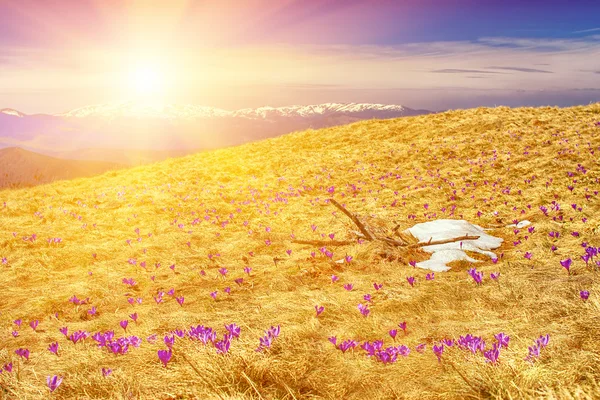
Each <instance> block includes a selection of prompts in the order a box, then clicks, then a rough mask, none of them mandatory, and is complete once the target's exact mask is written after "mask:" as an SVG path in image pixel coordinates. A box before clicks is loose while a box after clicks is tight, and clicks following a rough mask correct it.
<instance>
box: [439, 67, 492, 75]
mask: <svg viewBox="0 0 600 400" xmlns="http://www.w3.org/2000/svg"><path fill="white" fill-rule="evenodd" d="M431 72H433V73H436V74H499V73H500V72H491V71H481V70H477V69H457V68H446V69H436V70H433V71H431Z"/></svg>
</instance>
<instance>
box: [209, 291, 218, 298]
mask: <svg viewBox="0 0 600 400" xmlns="http://www.w3.org/2000/svg"><path fill="white" fill-rule="evenodd" d="M210 297H212V298H213V299H215V300H216V299H217V291H216V290H215V291H214V292H211V293H210Z"/></svg>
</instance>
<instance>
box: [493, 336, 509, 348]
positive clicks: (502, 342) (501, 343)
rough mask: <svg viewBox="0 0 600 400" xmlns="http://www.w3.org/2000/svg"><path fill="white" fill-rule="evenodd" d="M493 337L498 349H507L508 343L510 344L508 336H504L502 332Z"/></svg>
mask: <svg viewBox="0 0 600 400" xmlns="http://www.w3.org/2000/svg"><path fill="white" fill-rule="evenodd" d="M494 337H495V338H496V340H497V341H498V348H502V347H508V342H510V336H508V335H505V334H504V333H503V332H500V333H498V334H496V335H494Z"/></svg>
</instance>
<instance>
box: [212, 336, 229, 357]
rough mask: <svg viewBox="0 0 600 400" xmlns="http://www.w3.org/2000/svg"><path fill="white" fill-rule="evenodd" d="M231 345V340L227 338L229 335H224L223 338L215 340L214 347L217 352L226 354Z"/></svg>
mask: <svg viewBox="0 0 600 400" xmlns="http://www.w3.org/2000/svg"><path fill="white" fill-rule="evenodd" d="M230 346H231V341H230V340H229V336H227V335H225V337H224V338H223V340H220V341H218V342H215V349H217V353H218V354H226V353H227V352H228V351H229V347H230Z"/></svg>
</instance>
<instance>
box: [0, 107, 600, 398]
mask: <svg viewBox="0 0 600 400" xmlns="http://www.w3.org/2000/svg"><path fill="white" fill-rule="evenodd" d="M599 136H600V104H593V105H589V106H585V107H573V108H565V109H559V108H550V107H544V108H519V109H510V108H506V107H498V108H493V109H490V108H479V109H472V110H464V111H451V112H445V113H440V114H434V115H425V116H416V117H408V118H400V119H394V120H385V121H383V120H373V121H362V122H358V123H354V124H351V125H346V126H340V127H335V128H328V129H322V130H308V131H304V132H297V133H292V134H288V135H285V136H282V137H278V138H274V139H269V140H264V141H260V142H255V143H249V144H246V145H242V146H238V147H232V148H227V149H221V150H216V151H210V152H205V153H200V154H196V155H190V156H186V157H182V158H177V159H170V160H167V161H164V162H161V163H156V164H152V165H147V166H140V167H136V168H132V169H128V170H119V171H112V172H107V173H105V174H103V175H101V176H97V177H93V178H85V179H76V180H72V181H59V182H54V183H51V184H48V185H42V186H37V187H34V188H29V189H16V190H5V191H1V192H0V260H2V261H1V262H0V271H1V273H0V284H1V285H2V287H3V288H4V291H3V293H2V302H0V326H1V327H2V329H1V330H0V367H2V366H4V367H3V368H4V372H3V373H2V374H0V388H1V389H0V390H2V393H3V396H4V397H7V398H25V399H34V398H40V397H45V396H48V388H47V386H46V377H47V376H54V375H57V376H59V377H62V378H63V381H62V384H61V385H60V386H59V387H58V389H56V391H55V392H54V393H53V394H52V397H53V398H65V399H66V398H79V399H82V398H89V399H121V398H140V399H156V398H161V399H176V398H180V399H182V398H199V399H251V398H256V399H261V398H262V399H284V398H286V399H321V398H323V399H367V398H368V399H391V398H408V399H420V400H422V399H438V398H442V399H466V398H496V399H500V398H555V399H556V398H576V399H593V398H599V397H600V385H599V384H598V382H599V381H600V369H598V365H600V341H598V338H597V334H598V331H599V330H600V318H598V317H599V315H600V300H599V299H600V285H599V282H598V280H599V278H598V269H599V268H600V266H598V260H599V258H598V254H597V250H595V249H597V247H598V246H600V240H599V239H598V238H599V237H600V235H599V233H600V199H599V195H598V191H599V190H600V163H599V159H600V157H599V155H600V143H599V142H598V139H597V138H598V137H599ZM329 198H333V199H335V200H337V201H338V202H339V203H341V204H343V205H344V206H345V207H346V208H347V209H348V210H350V211H351V212H354V213H356V214H358V215H359V216H360V217H361V218H362V220H363V221H364V222H365V223H366V224H368V225H369V226H370V227H372V229H374V230H376V231H377V232H379V234H381V235H389V236H390V237H396V236H394V232H398V231H402V230H404V229H406V228H409V227H411V226H412V225H414V224H416V223H418V222H425V221H428V220H433V219H441V218H450V219H461V218H464V219H467V220H468V221H471V222H474V223H476V224H478V225H481V226H483V227H489V228H491V229H492V231H491V233H493V234H494V236H497V237H500V238H502V239H504V243H503V244H502V247H501V248H499V249H498V250H496V252H497V254H499V258H498V260H497V262H493V261H489V259H484V258H481V260H482V262H481V263H478V264H469V263H467V262H465V261H459V262H455V263H453V264H452V265H451V266H452V269H451V270H450V271H448V272H445V273H435V275H434V276H433V279H432V275H430V271H427V270H421V269H418V268H414V267H412V266H411V264H413V262H414V261H422V260H426V259H427V258H428V257H429V255H428V254H426V253H425V252H424V251H422V250H420V249H418V248H406V247H401V248H398V247H386V246H384V245H382V244H380V243H376V242H369V241H367V240H358V241H357V240H356V236H355V234H354V233H352V231H354V230H356V227H355V226H354V225H353V224H352V223H351V222H350V220H349V219H348V218H346V217H345V216H344V215H343V214H342V213H341V212H340V211H338V210H337V209H336V208H334V207H333V206H332V205H331V204H328V203H327V199H329ZM524 219H527V220H529V221H531V222H532V225H530V226H529V227H527V228H522V229H517V228H505V227H503V226H504V225H507V224H511V223H512V222H513V221H515V220H516V221H521V220H524ZM294 238H295V239H306V240H320V241H323V240H325V241H327V240H331V242H332V245H329V246H318V245H314V246H313V245H301V244H295V243H292V242H291V241H292V240H293V239H294ZM334 240H335V241H343V240H349V241H352V244H349V245H345V246H333V243H334ZM586 251H587V253H586ZM586 254H588V255H587V261H585V260H584V259H582V257H581V256H585V255H586ZM478 258H479V257H478ZM568 259H571V260H572V263H571V265H570V266H569V267H570V273H568V272H567V269H565V268H564V267H563V265H561V261H562V262H563V264H564V265H568V262H567V261H566V260H568ZM339 260H341V261H342V262H341V263H339V262H336V261H339ZM483 260H485V261H483ZM472 267H475V268H477V271H482V272H483V281H482V282H481V284H476V282H475V281H474V279H472V277H471V276H470V275H469V274H468V273H467V270H468V269H469V268H472ZM490 273H499V277H498V278H497V279H496V280H494V279H492V278H490ZM332 276H336V277H337V278H338V280H337V281H336V280H335V278H333V279H332ZM348 284H352V287H350V286H349V285H348ZM379 285H382V286H381V287H380V286H379ZM350 289H351V290H350ZM585 292H588V295H589V297H587V296H585ZM365 295H370V299H369V296H367V297H365ZM586 297H587V298H586ZM359 304H360V305H361V308H362V309H363V313H361V312H360V311H359V308H358V307H359ZM321 306H322V307H324V308H323V311H322V312H321V313H320V315H318V316H317V315H316V312H315V310H316V309H315V307H317V308H318V307H321ZM365 307H366V308H365ZM365 310H368V312H367V311H365ZM365 314H367V315H366V316H365ZM15 321H17V322H15ZM19 321H21V322H19ZM35 321H39V324H37V325H36V323H35ZM30 323H31V325H30ZM19 324H20V325H19ZM229 324H236V325H237V326H239V327H240V332H239V338H236V336H238V333H237V329H236V327H235V326H233V327H231V326H230V327H229V331H230V332H232V338H231V340H227V339H226V338H224V337H223V335H224V334H225V333H226V332H227V331H226V328H225V325H229ZM199 325H203V326H199ZM277 326H280V332H279V334H278V332H277V329H276V327H277ZM65 327H66V328H67V331H65V330H64V329H62V328H65ZM208 327H210V328H212V329H214V331H216V335H217V337H216V338H214V337H212V331H211V330H209V329H208ZM271 327H273V328H274V329H271ZM34 328H35V329H34ZM61 329H62V332H61ZM390 330H396V331H397V332H395V339H394V340H393V339H392V336H394V332H393V331H392V332H391V333H390ZM111 331H112V332H114V337H113V334H111V333H110V332H111ZM266 331H267V332H266ZM65 332H66V334H64V333H65ZM500 333H502V334H504V335H506V336H508V337H509V338H510V339H509V340H507V339H506V338H505V337H504V336H502V335H498V334H500ZM468 334H471V335H474V337H471V336H467V335H468ZM67 335H68V336H67ZM545 335H549V336H548V337H549V341H547V339H546V336H545ZM495 336H498V337H499V338H500V339H497V338H495ZM122 337H127V338H125V339H119V340H117V338H122ZM261 337H262V339H261ZM334 337H335V338H336V340H334V339H333V338H334ZM461 337H462V338H461ZM479 337H480V338H481V340H484V341H485V345H483V344H482V342H481V341H480V340H479V339H478V338H479ZM540 337H541V339H540ZM352 340H354V341H355V342H352ZM378 340H382V341H383V347H384V348H388V347H390V346H401V345H404V346H406V347H396V349H397V350H389V351H387V352H386V353H385V354H387V356H385V357H384V355H383V353H382V352H381V351H379V350H377V346H378V344H377V343H378V342H376V341H378ZM536 340H537V341H538V344H537V345H536ZM334 341H335V342H336V345H334V344H333V343H332V342H334ZM365 342H368V343H367V344H365ZM496 342H498V343H501V344H502V347H501V348H500V349H499V357H498V358H497V361H495V362H487V361H486V360H490V359H492V358H493V357H494V354H493V353H487V355H488V358H487V359H486V357H485V356H484V351H485V352H488V351H490V350H492V351H494V348H493V347H492V346H493V345H492V343H496ZM53 343H57V344H58V348H57V351H56V352H53V351H51V350H52V349H54V347H53V345H52V344H53ZM204 343H206V345H204ZM229 345H230V347H229ZM507 345H508V346H507ZM353 346H355V347H353ZM49 347H50V349H51V350H49ZM169 348H172V350H171V351H170V352H169V350H168V349H169ZM369 348H371V352H372V354H373V356H371V357H368V356H367V353H368V352H367V350H369ZM440 349H442V350H440ZM257 350H258V351H257ZM342 350H343V351H342ZM15 351H16V352H17V353H15ZM27 351H29V353H27ZM538 351H539V353H537V354H536V352H538ZM159 352H160V353H159ZM394 352H395V353H394ZM55 353H57V354H55ZM391 353H394V354H391ZM436 353H437V354H436ZM19 354H20V355H19ZM390 354H391V355H390ZM528 354H530V356H528ZM26 356H27V357H26ZM392 356H394V357H392ZM438 356H439V361H438ZM160 357H162V360H163V362H164V365H163V363H161V360H160V359H159V358H160ZM169 357H170V359H169ZM386 357H387V358H386ZM396 357H397V359H396ZM27 358H28V359H27ZM525 358H528V360H525ZM392 361H394V362H392ZM10 362H12V366H13V368H12V372H10V371H8V370H7V369H6V364H8V363H10ZM9 367H10V366H9ZM102 368H104V369H105V370H104V372H103V371H102ZM8 369H10V368H8ZM108 369H110V370H111V372H108Z"/></svg>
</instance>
